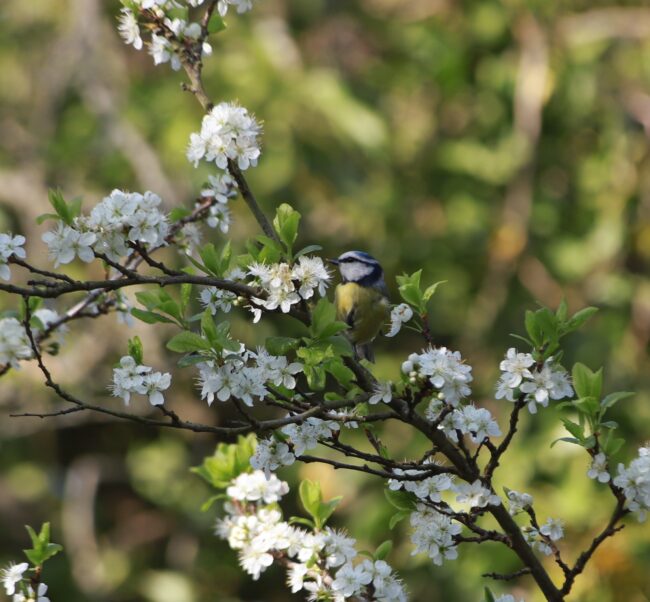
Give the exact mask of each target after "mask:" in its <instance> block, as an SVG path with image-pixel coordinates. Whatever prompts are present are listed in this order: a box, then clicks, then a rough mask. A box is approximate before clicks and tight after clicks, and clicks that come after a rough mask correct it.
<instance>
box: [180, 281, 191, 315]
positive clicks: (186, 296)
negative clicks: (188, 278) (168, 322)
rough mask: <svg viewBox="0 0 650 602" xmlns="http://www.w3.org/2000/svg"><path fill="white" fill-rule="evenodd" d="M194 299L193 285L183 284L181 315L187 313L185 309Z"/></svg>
mask: <svg viewBox="0 0 650 602" xmlns="http://www.w3.org/2000/svg"><path fill="white" fill-rule="evenodd" d="M191 297H192V285H191V284H190V283H189V282H183V284H181V313H182V314H184V313H185V308H186V307H187V306H188V304H189V302H190V299H191Z"/></svg>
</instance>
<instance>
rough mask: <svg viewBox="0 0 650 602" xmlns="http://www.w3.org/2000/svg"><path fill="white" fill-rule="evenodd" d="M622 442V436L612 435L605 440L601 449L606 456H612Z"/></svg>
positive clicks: (621, 445) (623, 440)
mask: <svg viewBox="0 0 650 602" xmlns="http://www.w3.org/2000/svg"><path fill="white" fill-rule="evenodd" d="M624 443H625V439H623V438H622V437H613V438H611V439H608V440H607V441H606V442H605V444H604V445H603V449H604V451H605V453H606V454H607V455H608V456H612V455H614V454H617V453H618V452H619V451H620V449H621V447H623V444H624Z"/></svg>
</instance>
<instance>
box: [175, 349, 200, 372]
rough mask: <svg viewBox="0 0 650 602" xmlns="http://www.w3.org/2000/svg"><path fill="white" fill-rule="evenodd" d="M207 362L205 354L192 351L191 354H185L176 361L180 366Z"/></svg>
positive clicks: (184, 366) (185, 366)
mask: <svg viewBox="0 0 650 602" xmlns="http://www.w3.org/2000/svg"><path fill="white" fill-rule="evenodd" d="M203 362H205V356H203V355H198V354H197V353H190V354H189V355H184V356H183V357H182V358H180V359H179V360H178V362H176V365H177V366H178V367H179V368H187V367H188V366H196V364H201V363H203Z"/></svg>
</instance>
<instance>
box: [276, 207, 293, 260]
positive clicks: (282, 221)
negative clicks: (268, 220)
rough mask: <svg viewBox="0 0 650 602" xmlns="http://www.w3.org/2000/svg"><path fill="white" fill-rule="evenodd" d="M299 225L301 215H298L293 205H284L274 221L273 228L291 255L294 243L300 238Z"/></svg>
mask: <svg viewBox="0 0 650 602" xmlns="http://www.w3.org/2000/svg"><path fill="white" fill-rule="evenodd" d="M299 224H300V213H298V212H297V211H296V210H295V209H294V208H293V207H292V206H291V205H287V204H286V203H282V205H280V206H279V207H278V209H277V211H276V214H275V218H274V219H273V227H274V228H275V231H276V232H277V233H278V236H279V237H280V240H281V241H282V242H283V243H284V244H285V246H286V247H287V251H289V253H290V254H291V248H292V247H293V243H295V242H296V238H298V226H299Z"/></svg>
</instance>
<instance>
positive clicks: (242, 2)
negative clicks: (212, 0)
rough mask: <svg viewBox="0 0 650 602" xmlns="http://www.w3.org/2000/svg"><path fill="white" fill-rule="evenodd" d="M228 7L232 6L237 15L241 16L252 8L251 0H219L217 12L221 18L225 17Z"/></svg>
mask: <svg viewBox="0 0 650 602" xmlns="http://www.w3.org/2000/svg"><path fill="white" fill-rule="evenodd" d="M201 1H202V0H201ZM230 6H234V7H235V9H236V10H237V13H239V14H243V13H245V12H247V11H249V10H251V9H252V8H253V0H219V2H218V3H217V10H218V11H219V14H220V15H221V16H222V17H225V16H226V14H227V13H228V8H229V7H230Z"/></svg>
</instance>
